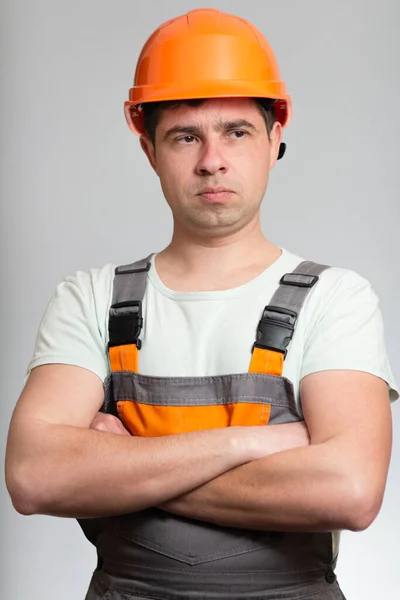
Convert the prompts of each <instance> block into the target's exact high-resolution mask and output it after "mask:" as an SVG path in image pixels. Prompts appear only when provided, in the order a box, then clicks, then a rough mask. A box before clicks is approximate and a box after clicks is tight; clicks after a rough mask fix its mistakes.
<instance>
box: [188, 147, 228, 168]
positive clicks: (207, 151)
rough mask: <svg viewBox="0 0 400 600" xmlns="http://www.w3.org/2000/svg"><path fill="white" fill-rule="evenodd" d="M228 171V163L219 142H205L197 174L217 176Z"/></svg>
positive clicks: (197, 166)
mask: <svg viewBox="0 0 400 600" xmlns="http://www.w3.org/2000/svg"><path fill="white" fill-rule="evenodd" d="M227 170H228V165H227V161H226V159H225V158H224V156H223V153H222V151H221V147H220V144H219V143H218V141H217V140H208V141H204V142H203V144H202V147H201V151H200V156H199V160H198V162H197V165H196V173H197V174H198V175H215V174H216V173H218V172H219V171H221V172H222V173H224V172H226V171H227Z"/></svg>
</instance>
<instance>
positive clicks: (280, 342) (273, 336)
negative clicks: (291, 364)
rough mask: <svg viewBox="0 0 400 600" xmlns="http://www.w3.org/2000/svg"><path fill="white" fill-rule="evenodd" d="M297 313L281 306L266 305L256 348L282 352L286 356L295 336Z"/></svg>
mask: <svg viewBox="0 0 400 600" xmlns="http://www.w3.org/2000/svg"><path fill="white" fill-rule="evenodd" d="M296 321H297V313H296V312H294V311H293V310H289V309H287V308H281V307H280V306H266V307H265V308H264V312H263V316H262V317H261V320H260V322H259V324H258V327H257V341H256V342H255V343H254V345H253V350H254V348H264V349H266V350H274V351H275V352H282V354H283V355H284V357H285V358H286V354H287V347H288V345H289V343H290V341H291V339H292V337H293V332H294V326H295V323H296Z"/></svg>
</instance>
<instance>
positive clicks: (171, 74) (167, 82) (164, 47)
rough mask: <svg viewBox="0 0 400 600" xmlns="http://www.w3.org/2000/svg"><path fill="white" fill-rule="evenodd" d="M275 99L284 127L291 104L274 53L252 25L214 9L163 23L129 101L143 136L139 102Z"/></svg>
mask: <svg viewBox="0 0 400 600" xmlns="http://www.w3.org/2000/svg"><path fill="white" fill-rule="evenodd" d="M224 97H249V98H250V97H251V98H271V99H275V100H276V102H275V104H274V107H275V111H276V118H277V120H278V121H279V122H280V123H281V124H282V126H283V127H285V126H286V125H287V124H288V123H289V121H290V118H291V113H292V101H291V98H290V96H289V95H288V94H287V93H286V86H285V84H284V83H283V82H282V81H281V80H280V73H279V68H278V64H277V61H276V58H275V55H274V53H273V51H272V48H271V46H270V45H269V43H268V42H267V40H266V39H265V37H264V36H263V35H262V34H261V33H260V31H258V29H256V27H254V25H252V24H251V23H249V22H248V21H246V20H245V19H242V18H240V17H236V16H234V15H230V14H226V13H223V12H220V11H219V10H215V9H210V8H207V9H197V10H192V11H190V12H188V13H187V14H185V15H182V16H180V17H177V18H175V19H172V20H170V21H167V22H166V23H163V24H162V25H161V26H160V27H159V28H158V29H157V30H156V31H155V32H154V33H153V34H152V35H151V36H150V37H149V39H148V40H147V42H146V43H145V45H144V47H143V49H142V51H141V53H140V56H139V59H138V62H137V66H136V71H135V77H134V86H133V87H132V88H131V89H130V90H129V100H128V101H127V102H125V116H126V120H127V122H128V125H129V127H130V128H131V129H132V131H134V132H135V133H137V134H139V135H142V134H143V133H144V128H143V115H142V111H141V104H143V103H146V102H161V101H164V100H187V99H195V98H224Z"/></svg>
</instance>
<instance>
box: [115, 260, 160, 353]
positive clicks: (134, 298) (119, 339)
mask: <svg viewBox="0 0 400 600" xmlns="http://www.w3.org/2000/svg"><path fill="white" fill-rule="evenodd" d="M150 258H151V255H150V256H148V257H147V258H145V259H143V260H138V261H136V262H134V263H131V264H129V265H122V266H120V267H117V268H116V269H115V277H114V284H113V298H112V304H111V307H110V313H109V319H108V333H109V340H110V341H109V347H112V346H122V345H124V344H136V345H137V347H138V349H140V346H141V341H140V339H139V335H140V332H141V329H142V326H143V318H142V301H143V298H144V294H145V291H146V284H147V272H148V271H149V269H150V264H151V263H150Z"/></svg>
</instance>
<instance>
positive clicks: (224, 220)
mask: <svg viewBox="0 0 400 600" xmlns="http://www.w3.org/2000/svg"><path fill="white" fill-rule="evenodd" d="M280 140H281V126H280V124H279V123H275V125H274V128H273V130H272V132H271V140H269V138H268V134H267V129H266V125H265V122H264V119H263V116H262V115H261V113H260V112H259V110H258V108H257V107H256V105H255V104H254V102H253V101H252V100H251V99H249V98H222V99H211V100H206V101H204V103H202V104H201V105H200V106H197V107H192V106H186V105H184V104H183V105H181V106H179V107H178V108H176V109H167V110H164V111H163V112H162V114H161V117H160V121H159V123H158V125H157V130H156V144H155V148H154V147H153V145H152V144H151V142H150V140H149V139H148V138H146V137H142V138H141V144H142V148H143V149H144V151H145V152H146V154H147V156H148V158H149V160H150V162H151V164H152V166H153V168H154V169H155V171H156V173H157V174H158V176H159V178H160V182H161V187H162V190H163V193H164V196H165V198H166V200H167V202H168V204H169V206H170V207H171V210H172V213H173V215H174V219H175V221H176V222H177V223H179V225H180V226H181V227H184V228H185V229H187V230H189V231H191V232H193V233H196V234H198V235H201V236H207V237H219V236H224V235H227V234H229V233H234V232H236V231H239V230H241V229H242V228H243V227H245V226H246V225H248V224H249V223H251V222H252V221H255V220H256V219H257V218H258V214H259V208H260V204H261V201H262V199H263V196H264V193H265V190H266V187H267V183H268V176H269V171H270V169H271V167H272V166H273V164H274V163H275V161H276V158H277V154H278V150H279V144H280Z"/></svg>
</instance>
